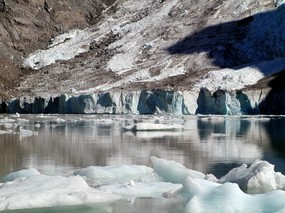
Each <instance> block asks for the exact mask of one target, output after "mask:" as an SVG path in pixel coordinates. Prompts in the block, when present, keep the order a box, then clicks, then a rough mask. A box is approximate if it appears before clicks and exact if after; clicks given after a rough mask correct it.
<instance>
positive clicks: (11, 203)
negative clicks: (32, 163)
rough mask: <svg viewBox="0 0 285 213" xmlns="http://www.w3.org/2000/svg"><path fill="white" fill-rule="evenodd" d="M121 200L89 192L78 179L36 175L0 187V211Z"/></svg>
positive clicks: (85, 185)
mask: <svg viewBox="0 0 285 213" xmlns="http://www.w3.org/2000/svg"><path fill="white" fill-rule="evenodd" d="M119 198H120V197H119V196H118V195H114V194H113V195H112V194H108V193H105V192H102V191H98V190H96V189H93V188H90V187H89V186H88V185H87V183H86V182H85V181H84V180H83V179H82V177H79V176H71V177H59V176H47V175H35V176H31V177H28V178H22V179H16V180H15V181H14V182H8V183H4V184H2V185H1V190H0V201H1V202H0V211H1V210H5V209H24V208H40V207H51V206H69V205H81V204H93V203H94V204H95V203H107V202H113V201H115V200H117V199H119Z"/></svg>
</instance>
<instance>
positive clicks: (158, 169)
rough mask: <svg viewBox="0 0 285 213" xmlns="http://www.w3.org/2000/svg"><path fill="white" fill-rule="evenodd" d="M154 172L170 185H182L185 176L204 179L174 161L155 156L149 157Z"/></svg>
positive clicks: (200, 173)
mask: <svg viewBox="0 0 285 213" xmlns="http://www.w3.org/2000/svg"><path fill="white" fill-rule="evenodd" d="M151 161H152V164H153V167H154V172H155V173H157V174H158V176H160V177H161V178H162V179H163V180H164V181H166V182H171V183H183V181H184V179H185V178H186V177H187V176H190V177H193V178H200V179H204V178H205V177H206V175H205V174H203V173H202V172H198V171H195V170H191V169H187V168H185V167H184V166H183V165H182V164H180V163H178V162H176V161H168V160H165V159H162V158H157V157H155V156H152V157H151Z"/></svg>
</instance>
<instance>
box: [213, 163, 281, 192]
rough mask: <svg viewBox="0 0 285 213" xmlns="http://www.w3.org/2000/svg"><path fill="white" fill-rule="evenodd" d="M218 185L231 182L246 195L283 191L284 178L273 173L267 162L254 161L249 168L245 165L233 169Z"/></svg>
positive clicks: (271, 166)
mask: <svg viewBox="0 0 285 213" xmlns="http://www.w3.org/2000/svg"><path fill="white" fill-rule="evenodd" d="M218 182H219V183H225V182H233V183H237V184H238V185H239V186H240V188H241V189H242V190H244V191H246V192H248V193H264V192H269V191H272V190H276V189H285V184H284V183H285V176H284V175H282V174H281V173H278V172H275V171H274V165H272V164H270V163H268V162H267V161H261V160H256V161H255V162H253V163H252V164H251V165H250V166H249V167H247V165H246V164H243V165H241V166H240V167H238V168H234V169H232V170H231V171H229V172H228V174H226V175H225V176H223V177H221V178H220V180H219V181H218Z"/></svg>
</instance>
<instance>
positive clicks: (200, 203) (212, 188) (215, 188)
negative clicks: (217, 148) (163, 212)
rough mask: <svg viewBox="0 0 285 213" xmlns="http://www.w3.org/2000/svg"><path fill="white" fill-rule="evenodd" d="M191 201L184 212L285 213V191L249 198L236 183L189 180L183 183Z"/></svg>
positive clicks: (188, 178) (250, 196) (189, 178)
mask: <svg viewBox="0 0 285 213" xmlns="http://www.w3.org/2000/svg"><path fill="white" fill-rule="evenodd" d="M183 189H184V190H185V194H186V196H188V202H187V204H186V206H185V212H186V213H190V212H195V213H200V212H205V213H206V212H207V213H208V212H260V213H261V212H284V211H285V203H284V199H285V192H284V191H280V190H276V191H272V192H268V193H266V194H259V195H249V194H246V193H244V192H243V191H242V190H241V189H240V188H239V187H238V185H237V184H235V183H224V184H218V183H214V182H211V181H207V180H203V179H197V178H196V179H195V178H191V177H189V176H188V177H187V178H186V179H185V182H184V184H183Z"/></svg>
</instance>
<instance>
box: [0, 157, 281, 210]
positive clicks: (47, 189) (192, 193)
mask: <svg viewBox="0 0 285 213" xmlns="http://www.w3.org/2000/svg"><path fill="white" fill-rule="evenodd" d="M151 160H152V163H153V167H154V168H153V169H152V168H150V167H146V166H142V165H140V166H139V165H129V166H127V165H123V166H120V165H118V166H113V167H112V168H111V167H89V168H85V169H81V170H79V171H76V172H75V173H74V174H71V175H69V176H57V175H55V176H48V175H44V174H40V173H39V172H36V170H35V169H30V170H21V171H18V172H15V173H12V174H8V175H7V176H6V178H5V180H6V182H3V183H0V211H3V210H7V209H10V210H12V209H25V208H39V207H54V206H70V205H81V204H93V205H94V204H99V203H100V204H102V205H106V206H107V205H109V204H110V203H112V202H114V201H117V200H119V199H123V200H124V199H127V200H129V199H137V198H142V197H144V198H147V197H148V198H159V199H164V200H166V202H167V200H168V199H174V198H175V197H180V198H183V199H184V200H185V201H186V206H184V208H185V212H193V211H195V212H213V209H215V211H216V210H217V211H219V212H236V211H245V210H246V211H247V210H249V209H250V211H254V212H264V211H266V212H277V211H278V212H279V211H280V212H282V211H284V210H285V204H284V202H283V200H284V198H285V191H283V190H284V189H285V176H284V175H283V174H281V173H279V172H275V171H274V165H272V164H270V163H268V162H266V161H261V160H256V161H255V162H254V163H253V164H252V165H251V166H247V165H242V166H240V167H237V168H234V169H232V170H231V171H229V173H228V174H226V175H225V176H223V177H222V178H220V179H217V178H216V177H214V176H213V175H211V174H208V175H207V174H203V173H201V172H198V171H194V170H190V169H187V168H186V167H184V166H183V165H182V164H180V163H178V162H175V161H169V160H166V159H162V158H157V157H154V156H153V157H151ZM95 174H96V175H95ZM114 177H117V178H115V179H114ZM118 177H119V178H118ZM102 179H104V180H105V181H104V182H101V184H99V185H96V187H95V188H93V187H94V185H92V184H93V183H95V182H96V183H100V181H99V182H98V180H102ZM244 185H246V186H247V187H246V188H244ZM241 188H243V190H244V191H242V190H241ZM248 193H250V194H248ZM252 193H254V194H252ZM209 196H210V197H211V198H210V199H209ZM168 201H169V202H170V200H168ZM252 203H255V204H256V205H252ZM216 208H217V209H216Z"/></svg>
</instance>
